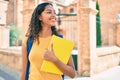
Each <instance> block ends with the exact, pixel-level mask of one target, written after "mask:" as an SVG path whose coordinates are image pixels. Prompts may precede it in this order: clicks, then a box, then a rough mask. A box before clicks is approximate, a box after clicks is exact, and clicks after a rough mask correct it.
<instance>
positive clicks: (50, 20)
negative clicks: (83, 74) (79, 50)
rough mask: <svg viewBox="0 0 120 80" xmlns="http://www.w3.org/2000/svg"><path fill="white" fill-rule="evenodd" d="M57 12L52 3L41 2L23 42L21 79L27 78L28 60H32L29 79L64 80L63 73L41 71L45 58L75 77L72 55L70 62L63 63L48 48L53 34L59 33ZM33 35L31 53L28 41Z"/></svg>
mask: <svg viewBox="0 0 120 80" xmlns="http://www.w3.org/2000/svg"><path fill="white" fill-rule="evenodd" d="M55 23H56V13H55V10H54V8H53V6H52V4H51V3H47V2H46V3H41V4H39V5H38V6H37V7H36V8H35V10H34V12H33V14H32V18H31V21H30V25H29V28H28V31H27V33H26V36H25V38H24V39H23V43H22V63H23V64H22V73H21V77H20V80H25V74H26V66H27V61H28V59H29V61H30V73H29V78H28V80H62V77H61V75H58V74H53V73H48V72H43V71H40V68H41V65H42V62H43V60H47V61H51V62H53V63H54V64H55V65H56V66H57V67H58V68H59V69H60V70H61V71H62V72H63V73H64V74H66V75H68V76H70V77H71V78H74V77H75V69H74V64H73V60H72V57H70V59H69V61H68V64H67V65H66V64H64V63H62V62H61V61H60V60H59V59H58V58H57V57H56V56H55V55H54V52H53V50H52V45H51V50H48V49H46V48H47V46H48V45H49V43H50V39H51V37H52V35H53V34H54V35H58V33H57V31H56V28H55ZM30 36H32V38H33V45H32V48H31V51H30V55H29V56H28V55H27V54H28V53H27V48H26V42H27V39H28V38H29V37H30Z"/></svg>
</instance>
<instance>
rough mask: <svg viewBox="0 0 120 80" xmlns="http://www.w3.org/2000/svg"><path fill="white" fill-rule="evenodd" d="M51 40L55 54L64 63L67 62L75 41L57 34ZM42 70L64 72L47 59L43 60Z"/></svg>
mask: <svg viewBox="0 0 120 80" xmlns="http://www.w3.org/2000/svg"><path fill="white" fill-rule="evenodd" d="M51 42H52V43H53V51H54V54H55V56H56V57H57V58H58V59H59V60H60V61H62V62H63V63H64V64H67V63H68V60H69V58H70V56H71V52H72V50H73V47H74V42H73V41H70V40H67V39H64V38H60V37H58V36H55V35H53V36H52V39H51ZM41 71H45V72H51V73H55V74H63V73H62V72H61V71H60V70H59V68H58V67H56V65H55V64H53V63H52V62H50V61H46V60H44V61H43V64H42V66H41Z"/></svg>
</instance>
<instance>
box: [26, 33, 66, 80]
mask: <svg viewBox="0 0 120 80" xmlns="http://www.w3.org/2000/svg"><path fill="white" fill-rule="evenodd" d="M58 36H59V37H61V38H63V35H61V34H58ZM32 44H33V38H32V36H30V37H29V38H28V40H27V52H28V56H29V53H30V50H31V48H32ZM29 68H30V61H29V60H28V62H27V68H26V74H25V80H28V77H29ZM62 79H63V80H64V75H62Z"/></svg>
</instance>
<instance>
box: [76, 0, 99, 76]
mask: <svg viewBox="0 0 120 80" xmlns="http://www.w3.org/2000/svg"><path fill="white" fill-rule="evenodd" d="M95 4H96V2H95V1H94V0H78V5H77V8H78V29H79V31H78V73H79V75H81V76H91V74H92V62H91V61H93V59H92V57H94V58H95V56H96V54H95V49H96V13H97V12H96V9H95ZM91 55H92V57H91Z"/></svg>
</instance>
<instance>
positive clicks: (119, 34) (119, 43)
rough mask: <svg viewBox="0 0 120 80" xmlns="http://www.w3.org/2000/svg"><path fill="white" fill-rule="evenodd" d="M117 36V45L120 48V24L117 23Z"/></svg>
mask: <svg viewBox="0 0 120 80" xmlns="http://www.w3.org/2000/svg"><path fill="white" fill-rule="evenodd" d="M116 34H117V35H116V44H117V46H119V47H120V23H117V29H116Z"/></svg>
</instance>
